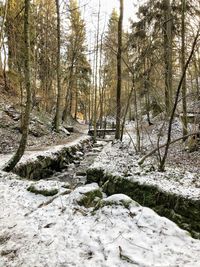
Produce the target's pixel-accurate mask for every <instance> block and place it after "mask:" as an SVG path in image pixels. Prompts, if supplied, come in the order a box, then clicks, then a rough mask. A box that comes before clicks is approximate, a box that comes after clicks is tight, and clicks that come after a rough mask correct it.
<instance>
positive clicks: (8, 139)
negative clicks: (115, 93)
mask: <svg viewBox="0 0 200 267" xmlns="http://www.w3.org/2000/svg"><path fill="white" fill-rule="evenodd" d="M36 113H37V112H36ZM36 113H34V115H32V118H31V132H32V133H30V137H29V144H28V150H31V151H29V157H28V159H29V160H30V159H31V158H32V155H35V154H37V155H39V154H41V155H42V154H44V153H45V152H44V150H47V151H48V150H49V151H51V150H52V149H54V151H56V149H58V150H59V149H60V148H61V147H63V145H65V144H67V143H68V145H70V143H71V144H73V143H74V141H75V140H76V141H75V142H78V141H79V140H81V138H82V137H83V138H84V137H85V136H86V135H85V133H86V130H87V128H86V127H85V126H83V125H80V129H81V130H79V132H78V131H77V130H75V133H73V134H72V135H71V136H67V134H66V132H65V131H63V132H62V133H61V134H58V135H57V134H55V133H53V132H52V131H51V122H48V120H49V119H52V118H51V116H50V117H49V116H46V115H43V116H42V117H41V114H36ZM19 116H20V113H19V110H17V108H16V107H13V106H11V105H10V104H9V103H7V102H6V101H1V103H0V118H1V120H0V123H1V125H0V147H1V159H2V161H3V158H5V157H4V154H7V155H6V157H7V156H9V155H10V153H12V152H13V151H14V150H15V149H16V147H17V145H18V140H19V138H20V132H19ZM153 123H154V124H153V125H151V126H147V124H143V131H142V132H143V134H142V135H141V145H142V150H143V153H146V152H147V151H149V150H151V149H152V148H153V147H155V146H156V145H157V140H158V137H159V138H160V142H161V143H164V142H165V134H166V130H167V126H164V127H162V120H161V119H159V118H155V120H154V121H153ZM126 127H127V130H128V132H129V134H131V136H132V140H133V142H134V143H135V141H136V138H135V130H134V123H131V124H130V123H129V124H127V126H126ZM190 127H191V128H192V127H194V126H193V125H190ZM181 131H182V130H181V123H180V122H179V120H178V119H175V121H174V124H173V130H172V138H173V139H175V138H178V137H179V136H181V133H182V132H181ZM38 133H39V134H38ZM57 145H58V146H57ZM187 146H188V144H183V143H182V142H181V141H180V142H178V143H176V144H174V145H173V146H171V148H170V154H169V158H168V160H167V167H166V172H165V173H163V174H161V173H159V172H157V171H156V168H157V156H158V155H156V156H154V157H151V158H149V159H148V160H147V162H146V163H145V165H146V168H147V169H148V168H149V166H150V167H151V166H153V167H154V169H152V170H151V171H150V172H149V170H147V169H145V167H144V169H139V168H140V167H139V166H138V164H137V161H138V159H139V158H140V157H141V155H140V154H137V153H135V151H134V145H133V143H131V140H130V139H129V137H128V136H127V135H126V136H125V139H124V141H123V142H122V143H120V142H112V143H108V145H106V146H105V147H104V149H103V150H102V152H100V153H99V156H97V157H96V159H95V162H94V164H93V165H92V166H93V167H102V168H103V169H104V170H105V171H108V172H109V173H112V174H116V175H121V174H126V175H129V176H130V175H133V176H134V178H136V179H138V180H141V181H144V182H150V183H156V184H158V185H160V186H161V187H162V189H163V190H166V189H167V190H169V191H170V192H171V191H173V190H174V191H176V192H178V193H179V194H183V195H184V196H189V197H194V198H200V151H199V150H197V151H194V152H192V153H188V151H187V149H186V148H187ZM143 172H144V173H143ZM139 173H140V174H139ZM171 178H173V179H172V180H171ZM33 184H34V186H35V187H38V188H40V189H41V188H42V189H45V190H46V189H47V190H52V189H56V190H58V193H57V195H55V196H54V197H51V196H43V195H41V194H35V193H31V192H30V191H28V190H27V189H28V188H29V187H30V186H31V185H33ZM95 194H96V197H95V201H96V202H95V203H98V205H94V206H91V207H90V206H87V205H86V206H87V207H86V206H84V205H82V204H81V203H82V201H84V199H85V197H88V196H89V195H92V196H93V195H94V196H95ZM0 202H1V205H0V267H19V266H20V267H29V266H30V267H32V266H35V267H44V266H46V267H71V266H76V267H86V266H87V267H88V266H89V267H90V266H91V267H93V266H97V267H129V266H130V267H131V266H138V267H191V266H193V267H199V266H200V260H199V254H200V240H197V239H193V238H192V237H191V236H190V235H189V233H188V232H186V231H184V230H182V229H180V228H179V227H178V226H177V225H176V224H175V223H173V222H171V221H170V220H168V219H166V218H165V217H160V216H159V215H158V214H156V213H155V212H154V211H152V210H151V209H149V208H146V207H142V206H140V205H139V204H138V203H136V202H135V201H134V200H131V199H130V198H129V197H127V196H126V195H123V194H114V195H113V196H110V197H108V196H106V194H105V193H102V189H101V188H99V186H98V185H97V184H95V183H93V184H89V185H83V186H80V187H78V188H75V189H73V190H72V189H71V188H66V184H64V183H63V182H60V181H58V180H55V181H54V180H51V181H47V180H40V181H38V182H35V181H30V180H26V179H23V180H22V179H19V177H18V176H17V175H14V174H12V173H10V174H7V173H5V172H2V171H0Z"/></svg>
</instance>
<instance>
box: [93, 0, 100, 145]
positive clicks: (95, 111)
mask: <svg viewBox="0 0 200 267" xmlns="http://www.w3.org/2000/svg"><path fill="white" fill-rule="evenodd" d="M100 9H101V5H100V1H99V10H98V19H97V20H98V21H97V37H96V65H95V87H94V141H96V138H97V89H98V84H97V82H98V78H97V76H98V59H99V57H98V55H99V26H100V25H99V23H100Z"/></svg>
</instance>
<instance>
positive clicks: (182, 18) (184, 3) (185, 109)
mask: <svg viewBox="0 0 200 267" xmlns="http://www.w3.org/2000/svg"><path fill="white" fill-rule="evenodd" d="M185 7H186V1H185V0H182V14H181V69H182V73H183V72H184V67H185V52H186V51H185V50H186V49H185ZM182 107H183V118H182V120H183V136H185V135H187V132H188V129H187V101H186V75H184V79H183V83H182Z"/></svg>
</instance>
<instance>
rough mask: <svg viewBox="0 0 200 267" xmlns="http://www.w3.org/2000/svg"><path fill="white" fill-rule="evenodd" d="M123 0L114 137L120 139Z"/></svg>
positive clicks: (120, 17)
mask: <svg viewBox="0 0 200 267" xmlns="http://www.w3.org/2000/svg"><path fill="white" fill-rule="evenodd" d="M123 4H124V3H123V0H120V16H119V21H118V51H117V101H116V102H117V103H116V104H117V112H116V113H117V114H116V132H115V139H120V125H121V123H120V119H121V85H122V24H123Z"/></svg>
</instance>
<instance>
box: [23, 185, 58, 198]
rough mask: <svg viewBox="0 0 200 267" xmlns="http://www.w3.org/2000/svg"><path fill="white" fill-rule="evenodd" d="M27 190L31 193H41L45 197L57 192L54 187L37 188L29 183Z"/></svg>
mask: <svg viewBox="0 0 200 267" xmlns="http://www.w3.org/2000/svg"><path fill="white" fill-rule="evenodd" d="M27 190H28V191H29V192H31V193H34V194H40V195H43V196H45V197H48V196H54V195H56V194H57V193H58V189H56V188H52V189H38V188H36V187H35V186H34V185H33V184H32V185H30V186H29V187H28V188H27Z"/></svg>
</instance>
